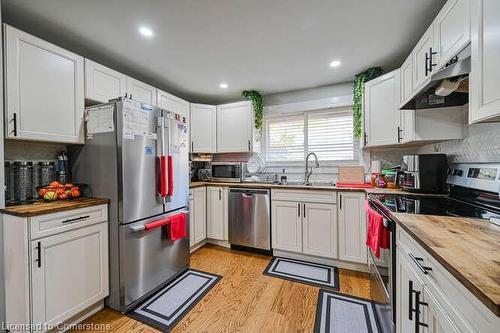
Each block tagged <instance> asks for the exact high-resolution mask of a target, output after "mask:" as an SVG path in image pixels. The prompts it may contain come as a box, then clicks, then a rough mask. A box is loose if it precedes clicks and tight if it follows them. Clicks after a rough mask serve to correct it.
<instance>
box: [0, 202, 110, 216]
mask: <svg viewBox="0 0 500 333" xmlns="http://www.w3.org/2000/svg"><path fill="white" fill-rule="evenodd" d="M107 203H109V199H103V198H79V199H71V200H58V201H53V202H44V201H38V202H35V203H32V204H26V205H19V206H11V207H7V208H4V209H2V210H0V212H1V213H3V214H9V215H14V216H19V217H30V216H37V215H44V214H50V213H56V212H62V211H65V210H72V209H77V208H84V207H90V206H97V205H104V204H107Z"/></svg>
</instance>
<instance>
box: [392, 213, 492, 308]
mask: <svg viewBox="0 0 500 333" xmlns="http://www.w3.org/2000/svg"><path fill="white" fill-rule="evenodd" d="M393 216H394V217H395V218H396V220H397V221H398V224H399V225H400V226H401V227H402V228H403V229H404V230H405V231H406V232H407V233H408V234H410V236H412V238H414V239H415V241H416V242H418V243H419V244H420V245H421V246H422V247H423V248H424V249H425V250H426V251H427V252H429V253H430V254H431V255H432V257H433V258H434V259H436V261H438V262H439V263H440V264H441V265H443V266H444V267H445V268H446V269H447V270H448V271H449V272H450V273H451V274H452V275H453V276H454V277H455V278H456V279H457V280H458V281H460V282H461V283H462V284H463V285H464V286H465V287H466V288H467V289H468V290H469V291H470V292H471V293H472V294H474V295H475V296H476V297H477V298H478V299H479V300H481V302H483V303H484V304H485V305H486V306H487V307H488V308H489V309H490V310H491V311H493V313H495V314H496V315H497V316H500V227H499V226H496V225H494V224H492V223H489V222H488V221H487V220H484V219H476V218H461V217H451V216H432V215H413V214H403V213H393Z"/></svg>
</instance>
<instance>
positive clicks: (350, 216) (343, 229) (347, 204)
mask: <svg viewBox="0 0 500 333" xmlns="http://www.w3.org/2000/svg"><path fill="white" fill-rule="evenodd" d="M365 200H366V196H365V194H364V193H363V192H339V198H338V203H339V204H338V207H339V237H338V239H339V259H340V260H346V261H352V262H357V263H361V264H366V263H368V250H367V247H366V245H365V240H366V211H365V208H364V203H365Z"/></svg>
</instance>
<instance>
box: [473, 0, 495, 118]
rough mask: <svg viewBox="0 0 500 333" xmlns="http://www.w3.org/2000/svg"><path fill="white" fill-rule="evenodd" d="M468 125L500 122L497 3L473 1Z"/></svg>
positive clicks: (492, 1) (483, 0) (484, 0)
mask: <svg viewBox="0 0 500 333" xmlns="http://www.w3.org/2000/svg"><path fill="white" fill-rule="evenodd" d="M471 12H472V14H471V22H472V32H471V36H472V38H471V52H472V58H471V73H470V75H469V81H470V82H469V83H470V84H469V87H470V88H469V89H470V91H469V122H470V123H475V122H480V121H494V120H496V121H498V120H500V88H499V87H500V65H499V60H500V38H499V35H498V32H499V31H500V1H498V0H476V1H472V10H471Z"/></svg>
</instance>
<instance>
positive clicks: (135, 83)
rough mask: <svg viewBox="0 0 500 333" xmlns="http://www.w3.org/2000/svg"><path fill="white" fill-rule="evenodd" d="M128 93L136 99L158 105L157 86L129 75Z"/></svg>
mask: <svg viewBox="0 0 500 333" xmlns="http://www.w3.org/2000/svg"><path fill="white" fill-rule="evenodd" d="M127 94H128V97H130V98H132V99H133V100H135V101H138V102H141V103H145V104H148V105H152V106H156V88H155V87H153V86H150V85H149V84H146V83H144V82H141V81H139V80H136V79H134V78H131V77H128V76H127Z"/></svg>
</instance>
